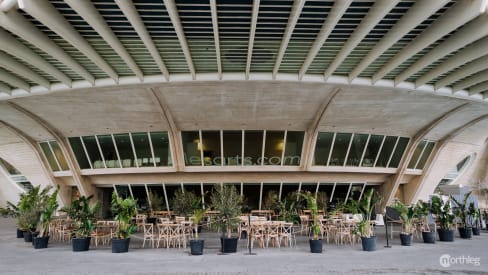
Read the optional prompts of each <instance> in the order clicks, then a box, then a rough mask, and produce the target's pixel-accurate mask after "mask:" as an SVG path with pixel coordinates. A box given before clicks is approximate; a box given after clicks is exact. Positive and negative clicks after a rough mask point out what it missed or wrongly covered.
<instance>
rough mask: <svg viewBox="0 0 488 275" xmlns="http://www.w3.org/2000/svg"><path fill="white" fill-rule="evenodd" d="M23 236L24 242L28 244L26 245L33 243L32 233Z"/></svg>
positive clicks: (26, 232)
mask: <svg viewBox="0 0 488 275" xmlns="http://www.w3.org/2000/svg"><path fill="white" fill-rule="evenodd" d="M23 236H24V242H26V243H31V242H32V232H30V231H24V233H23Z"/></svg>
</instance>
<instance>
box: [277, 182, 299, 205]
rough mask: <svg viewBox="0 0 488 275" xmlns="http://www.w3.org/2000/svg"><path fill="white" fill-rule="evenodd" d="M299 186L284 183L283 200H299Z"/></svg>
mask: <svg viewBox="0 0 488 275" xmlns="http://www.w3.org/2000/svg"><path fill="white" fill-rule="evenodd" d="M298 185H299V183H298V182H296V183H288V182H284V183H283V187H282V189H281V200H284V199H285V198H287V199H288V200H294V201H296V200H297V197H296V196H295V195H296V192H297V191H298Z"/></svg>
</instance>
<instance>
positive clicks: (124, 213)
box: [112, 191, 137, 239]
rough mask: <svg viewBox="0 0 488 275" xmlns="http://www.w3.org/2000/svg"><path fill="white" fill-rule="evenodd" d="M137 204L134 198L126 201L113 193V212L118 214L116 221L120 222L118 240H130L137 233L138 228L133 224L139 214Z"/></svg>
mask: <svg viewBox="0 0 488 275" xmlns="http://www.w3.org/2000/svg"><path fill="white" fill-rule="evenodd" d="M136 203H137V202H136V200H134V199H132V198H125V199H124V198H122V197H119V196H117V194H116V193H115V191H114V192H113V193H112V212H113V213H115V214H116V216H115V220H116V221H118V222H119V226H118V230H117V238H118V239H128V238H130V236H131V235H132V234H133V233H134V232H136V230H137V226H136V225H134V224H131V219H132V217H133V216H134V215H135V214H136V212H137V207H136V205H137V204H136Z"/></svg>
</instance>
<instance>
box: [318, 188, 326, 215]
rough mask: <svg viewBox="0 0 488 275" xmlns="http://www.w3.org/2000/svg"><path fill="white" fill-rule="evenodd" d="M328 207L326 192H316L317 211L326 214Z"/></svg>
mask: <svg viewBox="0 0 488 275" xmlns="http://www.w3.org/2000/svg"><path fill="white" fill-rule="evenodd" d="M328 206H329V195H327V193H326V192H323V191H322V192H318V193H317V208H318V209H319V210H322V211H324V213H326V212H327V207H328Z"/></svg>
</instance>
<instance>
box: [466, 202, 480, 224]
mask: <svg viewBox="0 0 488 275" xmlns="http://www.w3.org/2000/svg"><path fill="white" fill-rule="evenodd" d="M479 217H480V212H479V209H478V208H477V207H476V206H475V205H474V202H471V203H470V204H469V207H468V219H469V224H470V225H471V226H472V227H473V228H478V226H479Z"/></svg>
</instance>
